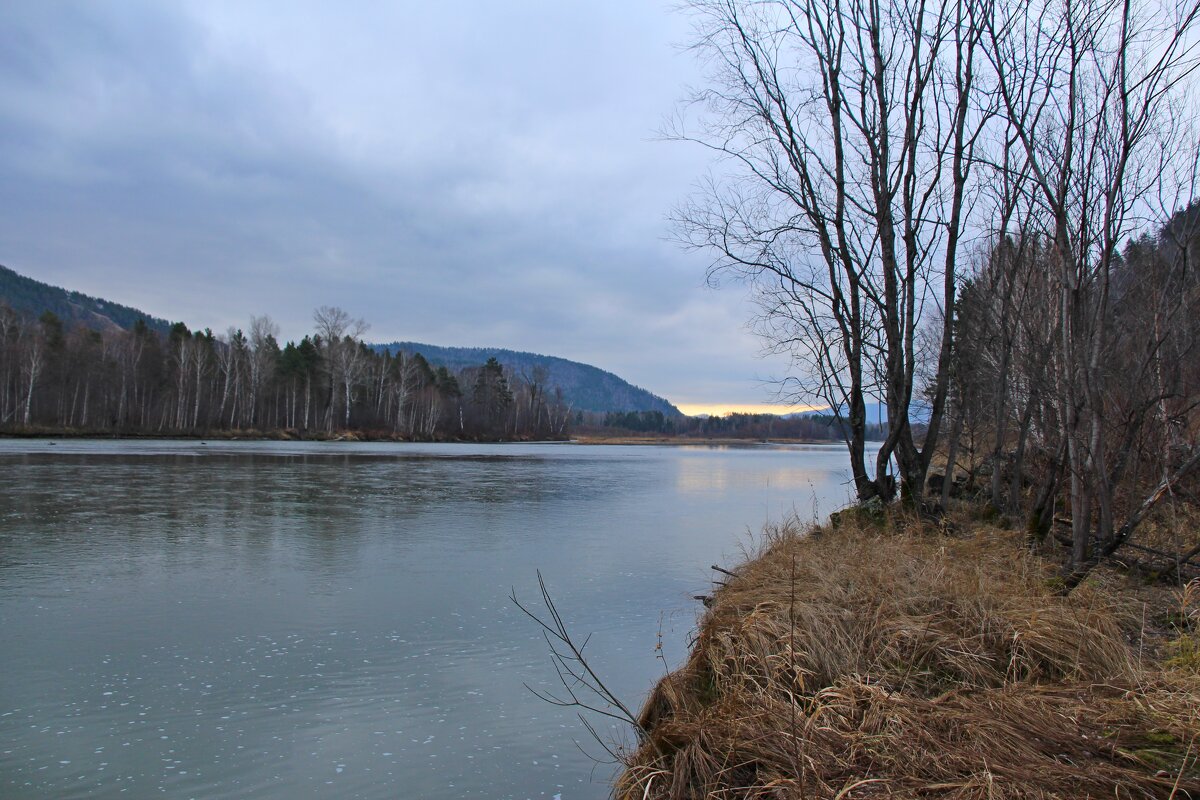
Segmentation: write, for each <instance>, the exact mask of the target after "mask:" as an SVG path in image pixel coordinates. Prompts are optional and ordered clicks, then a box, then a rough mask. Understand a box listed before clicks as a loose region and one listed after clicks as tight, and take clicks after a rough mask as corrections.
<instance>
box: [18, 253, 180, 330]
mask: <svg viewBox="0 0 1200 800" xmlns="http://www.w3.org/2000/svg"><path fill="white" fill-rule="evenodd" d="M0 303H5V304H7V305H8V306H9V307H11V308H12V309H13V310H14V311H16V312H18V313H21V314H27V315H29V316H32V317H39V316H41V315H42V314H44V313H45V312H47V311H51V312H53V313H54V314H55V315H56V316H57V317H58V318H59V319H61V320H62V321H63V322H67V323H71V322H77V323H81V324H83V325H85V326H87V327H89V328H93V329H95V330H105V329H109V328H124V329H129V328H132V327H133V326H134V325H136V324H137V321H138V320H139V319H141V320H145V321H146V325H147V327H149V328H150V329H151V330H154V331H157V332H158V333H162V334H165V333H166V332H167V331H168V330H169V329H170V327H171V324H170V323H169V322H167V321H166V320H165V319H158V318H157V317H152V316H150V315H148V314H145V313H143V312H141V311H138V310H137V309H136V308H130V307H129V306H123V305H121V304H119V303H112V302H109V301H108V300H101V299H100V298H97V297H89V296H88V295H86V294H82V293H80V292H71V291H67V290H66V289H61V288H59V287H57V286H51V285H50V284H48V283H42V282H41V281H35V280H34V279H33V278H27V277H25V276H24V275H19V274H17V273H16V272H13V271H12V270H11V269H9V268H8V267H5V266H3V265H0Z"/></svg>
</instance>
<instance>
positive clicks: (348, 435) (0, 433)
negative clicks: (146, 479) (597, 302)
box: [0, 427, 571, 444]
mask: <svg viewBox="0 0 1200 800" xmlns="http://www.w3.org/2000/svg"><path fill="white" fill-rule="evenodd" d="M0 439H132V440H150V441H154V440H163V441H239V440H254V441H264V442H423V443H431V442H436V443H446V442H449V443H454V442H465V443H473V444H478V443H486V442H497V443H500V442H520V443H533V442H567V441H571V439H569V438H568V437H566V436H563V437H559V438H553V439H540V438H534V437H531V436H517V437H510V438H502V439H498V438H494V437H471V436H461V437H445V436H439V437H435V438H431V439H423V438H419V437H412V436H403V435H401V434H398V433H393V432H391V431H378V430H335V431H319V430H311V429H310V430H299V429H296V428H273V429H269V430H258V429H256V428H239V429H236V430H228V429H217V430H208V431H197V432H187V433H179V432H170V433H144V432H140V431H113V430H110V429H84V428H43V427H21V428H9V429H0Z"/></svg>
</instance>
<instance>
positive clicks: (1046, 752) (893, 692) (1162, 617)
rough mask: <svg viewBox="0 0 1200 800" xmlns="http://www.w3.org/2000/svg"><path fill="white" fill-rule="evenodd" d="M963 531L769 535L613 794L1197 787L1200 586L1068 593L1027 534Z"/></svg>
mask: <svg viewBox="0 0 1200 800" xmlns="http://www.w3.org/2000/svg"><path fill="white" fill-rule="evenodd" d="M967 528H969V530H970V533H969V535H965V534H962V535H947V534H946V533H945V532H943V531H937V530H933V529H930V528H929V527H928V526H922V525H920V524H917V523H908V522H905V521H903V520H900V521H897V520H891V521H890V522H889V523H887V524H885V525H872V524H871V523H870V522H869V521H867V520H864V519H859V520H857V521H855V520H847V521H844V522H843V523H842V525H841V526H840V527H838V528H837V529H832V528H817V529H814V530H812V531H810V532H807V533H805V532H803V531H801V530H800V529H799V528H798V527H785V528H782V529H780V530H777V531H774V532H773V533H771V534H770V535H768V536H767V538H766V540H765V542H764V546H763V549H762V552H761V553H760V554H759V555H758V556H757V557H756V558H754V559H752V560H751V561H749V562H748V563H747V564H745V565H744V566H742V567H741V568H740V569H738V570H737V574H736V577H733V578H731V579H730V580H729V581H728V584H727V585H726V586H724V587H723V588H720V589H719V590H718V591H717V592H716V593H715V595H714V597H713V598H712V601H711V607H710V610H709V611H708V613H707V614H706V616H705V618H704V619H703V621H702V624H701V627H700V632H699V635H698V638H697V640H696V642H695V645H694V647H693V651H692V655H691V657H690V659H689V660H688V662H687V663H686V664H685V665H684V666H683V668H681V669H679V670H678V671H676V672H674V673H672V674H671V675H669V676H667V677H666V678H664V679H663V680H662V681H661V682H660V683H659V684H658V686H657V687H656V688H655V690H654V691H653V693H652V694H651V696H650V698H649V700H648V701H647V703H646V705H645V707H644V708H643V710H642V712H641V715H640V722H641V725H642V727H643V728H644V730H645V732H646V737H645V739H644V740H643V741H642V742H641V743H640V746H639V747H638V749H637V750H636V751H634V752H632V753H629V754H628V756H627V758H626V770H625V771H624V772H623V774H622V776H621V777H620V779H619V781H618V784H617V786H616V790H615V795H616V797H618V798H622V799H624V798H629V799H631V800H632V798H698V797H728V798H732V797H738V798H751V797H753V798H759V797H762V798H767V797H770V798H786V797H829V798H851V797H885V796H887V797H918V796H920V797H953V798H967V797H970V798H975V797H979V798H983V797H989V798H991V797H997V798H1002V797H1087V796H1093V797H1164V798H1166V797H1178V798H1183V797H1200V670H1197V669H1196V668H1195V663H1193V662H1194V658H1191V654H1192V649H1194V648H1193V647H1192V645H1193V644H1194V639H1192V638H1188V637H1189V634H1188V633H1187V629H1188V628H1189V626H1192V627H1194V624H1195V618H1196V614H1197V606H1198V605H1200V597H1197V596H1196V595H1197V594H1200V587H1196V586H1193V587H1191V589H1190V590H1189V591H1190V594H1181V593H1179V592H1177V591H1175V590H1167V589H1149V588H1147V587H1141V589H1140V590H1139V591H1140V592H1142V594H1141V595H1139V596H1136V597H1135V596H1134V595H1131V594H1128V593H1125V589H1124V585H1123V581H1124V579H1118V578H1117V577H1116V576H1114V575H1113V574H1110V573H1106V572H1099V573H1096V574H1095V577H1093V578H1092V579H1089V580H1088V581H1087V582H1085V583H1084V584H1083V585H1081V586H1080V587H1078V588H1077V589H1076V590H1075V591H1074V592H1072V593H1071V594H1070V595H1068V596H1063V594H1062V593H1061V591H1060V588H1061V585H1060V581H1061V579H1060V578H1059V577H1058V575H1059V574H1060V573H1058V572H1057V570H1056V565H1055V564H1052V563H1050V562H1047V561H1045V560H1043V559H1041V558H1039V557H1037V556H1034V555H1030V554H1028V553H1027V552H1026V551H1024V550H1023V549H1022V547H1021V542H1020V535H1019V534H1014V533H1009V532H1006V531H1002V530H1000V529H997V528H992V527H988V526H987V525H985V524H982V523H974V524H969V525H965V526H964V530H965V529H967ZM1149 591H1153V592H1157V593H1158V595H1157V597H1158V599H1160V600H1161V599H1162V598H1168V597H1169V598H1171V600H1170V602H1171V604H1174V609H1175V611H1174V613H1171V612H1170V609H1169V608H1168V609H1165V610H1164V611H1162V612H1156V611H1152V610H1150V607H1148V606H1146V605H1145V604H1144V602H1142V601H1144V599H1145V593H1146V592H1149ZM1180 603H1182V606H1181V605H1180ZM1188 603H1191V604H1192V605H1191V606H1190V607H1189V606H1188V605H1187V604H1188ZM1189 648H1191V649H1189Z"/></svg>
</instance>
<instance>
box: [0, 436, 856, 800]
mask: <svg viewBox="0 0 1200 800" xmlns="http://www.w3.org/2000/svg"><path fill="white" fill-rule="evenodd" d="M846 467H847V459H846V456H845V451H844V450H843V449H842V448H840V447H837V446H828V447H826V446H766V445H759V446H748V447H739V448H724V447H624V446H584V445H576V444H543V445H478V446H476V445H451V444H447V445H411V444H352V443H278V442H223V443H216V442H212V443H207V444H205V443H200V442H142V441H57V442H55V441H41V440H39V441H15V440H0V797H4V798H8V799H9V800H16V799H17V798H72V797H137V798H143V797H172V798H175V797H180V798H186V797H194V798H243V797H257V798H295V797H315V798H324V797H328V798H397V797H447V798H467V797H486V798H510V797H511V798H555V797H561V798H563V800H574V799H575V798H600V797H605V796H606V795H607V793H608V784H607V781H608V779H609V778H610V777H611V775H612V774H613V767H612V766H611V765H606V764H603V763H599V764H598V763H596V761H595V760H593V758H595V757H597V756H604V755H605V754H604V752H603V749H602V748H600V747H599V746H598V745H596V744H595V743H594V742H592V741H591V739H590V737H589V735H588V734H587V732H586V731H585V730H584V728H583V726H582V725H581V724H580V723H579V721H578V720H577V719H576V718H575V716H574V713H573V712H571V711H569V710H566V709H561V708H556V707H554V706H551V705H549V704H547V703H545V702H543V701H541V700H538V699H537V698H536V697H534V696H533V694H532V693H531V692H530V690H529V689H528V688H526V684H528V686H529V687H532V688H534V689H538V690H542V691H546V690H551V691H552V690H554V688H555V686H556V684H557V677H556V674H555V671H554V669H553V666H552V664H551V662H550V658H549V655H548V651H547V647H546V643H545V642H544V641H543V640H542V638H541V636H540V634H539V632H538V629H537V627H536V625H535V624H534V623H533V622H532V621H531V620H529V619H528V618H527V617H525V616H524V615H523V614H522V613H521V612H520V611H519V610H518V609H517V608H516V607H515V605H514V604H513V602H512V601H511V600H510V598H509V595H510V593H512V592H514V591H515V593H516V595H517V597H518V598H519V599H521V600H522V601H525V602H527V603H530V604H535V602H536V601H537V600H538V599H539V594H538V583H537V572H538V571H539V570H540V572H541V574H542V575H543V576H544V578H545V580H546V584H547V586H548V587H549V589H550V591H551V593H552V596H553V598H554V599H555V601H556V602H557V604H558V606H559V610H560V611H561V612H562V614H563V616H564V618H565V619H566V622H567V623H568V625H569V627H570V629H571V631H572V632H573V634H575V635H576V636H578V637H579V638H581V639H582V638H584V637H586V636H587V635H589V634H590V635H591V636H592V639H591V642H590V643H589V644H588V647H587V652H589V653H590V654H591V657H592V662H593V664H594V666H595V667H596V669H597V671H598V672H599V673H600V674H601V675H602V677H604V678H605V680H606V681H607V682H608V683H609V685H610V687H611V688H612V689H613V690H614V691H615V692H616V693H617V694H618V695H620V696H621V697H622V698H624V699H625V701H626V703H627V704H628V705H630V707H632V708H634V709H636V708H637V707H638V705H639V704H640V703H641V701H642V700H643V699H644V697H645V695H646V692H647V691H648V690H649V688H650V687H651V685H652V684H653V682H654V681H655V680H656V679H657V678H658V677H659V676H661V675H662V674H663V672H664V670H665V669H666V668H667V667H668V666H669V667H674V666H677V665H678V664H679V663H680V662H681V661H682V659H683V658H684V657H685V655H686V647H687V639H688V636H689V634H690V633H691V632H693V631H694V627H695V622H696V619H697V616H698V614H699V611H700V610H701V606H700V604H699V603H697V602H696V601H695V600H693V599H692V595H696V594H701V593H704V592H706V591H708V590H709V589H710V587H711V580H712V579H713V578H714V576H715V577H719V575H716V573H713V572H712V571H711V570H710V569H709V565H710V564H714V563H720V564H724V565H729V564H731V563H735V562H736V561H738V560H739V559H740V558H741V557H742V556H741V553H742V549H743V548H744V547H747V546H752V541H751V539H752V536H751V534H757V533H758V532H759V531H760V529H761V528H762V526H763V524H764V523H766V522H769V521H775V520H779V519H781V518H783V517H784V516H786V515H788V514H791V513H795V514H797V515H798V516H800V517H801V518H802V519H812V518H813V517H814V516H824V515H827V514H828V513H829V512H831V511H833V510H836V508H837V507H840V506H841V505H843V504H844V503H845V502H846V500H847V497H848V486H847V474H846V472H847V470H846ZM660 645H661V650H659V649H658V648H659V646H660ZM593 722H595V723H596V724H597V726H598V728H599V729H600V731H601V733H602V734H603V736H604V737H605V738H606V739H608V738H609V737H612V739H613V740H615V741H620V740H621V739H622V738H624V739H625V741H628V732H627V731H624V730H622V729H621V728H620V727H619V726H617V725H616V724H615V723H613V724H610V723H609V722H608V721H607V720H604V719H603V718H593ZM577 743H578V746H577ZM580 747H582V748H583V750H586V751H587V754H585V753H584V752H581V749H580Z"/></svg>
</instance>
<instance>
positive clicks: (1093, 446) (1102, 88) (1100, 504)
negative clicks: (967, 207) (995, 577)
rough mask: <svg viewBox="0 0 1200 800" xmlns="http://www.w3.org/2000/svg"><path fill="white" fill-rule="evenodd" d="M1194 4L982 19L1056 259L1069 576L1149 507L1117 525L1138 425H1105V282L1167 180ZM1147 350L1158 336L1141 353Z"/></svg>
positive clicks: (1067, 9)
mask: <svg viewBox="0 0 1200 800" xmlns="http://www.w3.org/2000/svg"><path fill="white" fill-rule="evenodd" d="M1198 12H1200V5H1198V4H1197V3H1196V2H1195V0H1188V1H1187V2H1185V3H1179V4H1173V3H1167V4H1157V3H1155V4H1151V3H1147V4H1137V5H1135V4H1134V3H1133V2H1132V1H1131V0H1126V1H1125V2H1117V1H1116V0H1104V1H1101V2H1082V3H1078V2H1075V3H1063V4H1060V3H1057V2H1047V3H1032V4H1031V3H1028V2H1024V1H1022V2H1015V1H1014V2H1010V3H1007V4H999V5H997V6H996V7H995V9H994V13H993V14H992V15H991V16H990V17H989V20H988V31H987V34H988V46H987V47H986V48H985V51H986V52H987V54H988V59H989V62H990V65H991V67H992V69H993V70H994V73H995V77H996V91H997V94H998V96H999V97H1000V99H1001V102H1002V107H1003V111H1004V117H1005V123H1006V125H1007V127H1008V130H1009V131H1010V135H1011V137H1012V138H1013V139H1014V140H1015V141H1018V142H1020V144H1021V147H1022V149H1023V154H1024V160H1023V163H1022V164H1020V166H1019V169H1021V170H1022V172H1023V173H1024V174H1026V175H1028V177H1029V180H1030V182H1031V188H1030V196H1031V198H1032V199H1033V200H1034V201H1035V203H1036V208H1035V211H1034V213H1035V214H1037V215H1038V216H1039V217H1040V218H1041V219H1044V220H1045V227H1046V235H1047V236H1048V237H1049V239H1050V241H1051V242H1052V243H1053V248H1054V254H1055V257H1056V261H1057V264H1056V265H1055V273H1056V275H1055V278H1056V285H1057V295H1058V296H1057V302H1058V307H1059V320H1058V322H1059V324H1058V331H1059V347H1058V349H1059V357H1060V358H1061V360H1062V363H1061V365H1060V368H1059V370H1058V376H1057V377H1058V387H1057V404H1058V407H1059V408H1058V411H1059V414H1060V416H1061V420H1062V423H1063V425H1064V435H1065V439H1066V458H1067V475H1068V481H1069V497H1070V504H1071V517H1072V524H1073V530H1072V540H1073V546H1072V553H1071V566H1072V567H1073V568H1074V569H1075V572H1076V574H1077V575H1081V574H1082V572H1083V571H1084V570H1085V569H1086V568H1087V566H1088V565H1090V564H1092V563H1094V561H1095V557H1094V554H1093V553H1091V552H1090V549H1089V543H1090V540H1091V538H1092V536H1093V535H1096V536H1097V537H1098V538H1099V539H1100V540H1101V542H1102V543H1103V544H1102V547H1101V552H1100V553H1098V554H1095V555H1096V556H1098V555H1103V554H1105V553H1108V552H1112V550H1113V549H1114V548H1115V547H1117V546H1119V545H1120V543H1121V542H1122V541H1124V539H1125V538H1126V537H1127V536H1128V532H1129V531H1130V530H1131V528H1130V525H1131V524H1132V525H1136V524H1137V519H1138V514H1139V511H1138V510H1137V509H1140V508H1142V505H1144V504H1141V505H1137V506H1135V508H1134V509H1133V510H1131V511H1130V512H1129V516H1128V517H1127V519H1126V520H1125V522H1124V523H1122V524H1118V523H1117V522H1116V520H1115V514H1116V509H1115V499H1116V495H1115V490H1116V487H1117V486H1118V485H1120V484H1121V483H1122V481H1123V479H1124V478H1125V476H1126V467H1127V466H1128V464H1129V461H1128V459H1127V458H1126V457H1125V454H1127V453H1128V452H1129V451H1128V449H1125V450H1122V448H1121V447H1120V446H1119V443H1118V442H1116V441H1113V439H1112V437H1113V435H1114V434H1116V435H1117V436H1118V437H1119V440H1125V439H1128V438H1129V437H1136V435H1137V431H1138V430H1139V428H1140V426H1141V424H1142V422H1141V421H1140V419H1141V415H1140V414H1138V415H1135V416H1136V417H1138V419H1130V420H1127V423H1128V424H1124V425H1121V426H1119V427H1120V430H1119V432H1118V431H1117V430H1115V429H1114V428H1113V427H1112V426H1111V425H1110V424H1108V417H1107V414H1106V400H1107V397H1108V391H1109V388H1110V380H1109V373H1108V369H1107V368H1108V361H1107V360H1108V359H1110V358H1111V357H1112V355H1113V352H1114V351H1113V345H1114V343H1115V341H1116V339H1117V338H1119V331H1117V330H1115V329H1114V328H1113V327H1112V324H1113V321H1114V316H1113V314H1112V306H1113V301H1114V295H1113V289H1114V284H1113V278H1114V275H1115V273H1116V269H1117V267H1118V264H1119V262H1120V260H1121V254H1120V250H1119V247H1120V245H1121V243H1122V242H1123V241H1125V240H1126V239H1127V238H1128V237H1129V236H1130V234H1131V233H1132V232H1133V231H1134V230H1135V229H1136V227H1137V226H1138V225H1139V224H1144V222H1145V221H1146V214H1147V213H1148V212H1149V211H1150V209H1149V208H1148V207H1147V206H1146V205H1145V204H1144V203H1143V202H1141V198H1142V197H1143V195H1144V194H1146V193H1148V192H1152V191H1153V190H1154V189H1155V188H1156V185H1157V184H1158V183H1159V182H1160V181H1161V180H1162V178H1163V176H1164V164H1165V163H1168V162H1170V161H1171V159H1172V151H1173V150H1174V149H1175V148H1177V147H1178V144H1179V143H1178V141H1177V140H1176V135H1177V133H1178V131H1179V126H1178V122H1179V119H1178V116H1177V109H1176V107H1175V106H1174V105H1173V103H1174V102H1175V100H1176V98H1177V97H1178V96H1179V90H1180V89H1181V86H1182V82H1183V81H1184V80H1185V79H1186V78H1187V77H1188V76H1189V75H1190V74H1191V73H1192V72H1193V71H1194V70H1195V68H1196V66H1197V49H1196V39H1195V35H1194V30H1193V29H1194V28H1195V23H1196V20H1197V14H1198ZM1154 349H1155V343H1154V342H1151V343H1150V346H1149V347H1148V348H1146V350H1147V351H1153V350H1154ZM1149 366H1150V364H1149V362H1148V361H1147V360H1146V359H1145V358H1139V359H1138V361H1137V363H1134V364H1128V365H1124V368H1125V369H1126V370H1131V371H1133V372H1135V373H1142V372H1144V370H1146V369H1147V368H1148V367H1149ZM1147 377H1148V376H1147ZM1125 444H1126V446H1128V445H1131V444H1132V441H1126V442H1125ZM1189 464H1192V462H1191V461H1189V460H1186V459H1185V460H1184V462H1183V465H1181V466H1184V465H1189ZM1189 468H1190V467H1189ZM1170 480H1171V479H1170V478H1168V479H1167V483H1168V484H1169V483H1170ZM1151 496H1152V497H1153V496H1154V493H1152V495H1151ZM1159 496H1161V493H1159ZM1148 499H1149V498H1148ZM1142 513H1143V515H1144V512H1142ZM1093 526H1094V527H1093Z"/></svg>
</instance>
